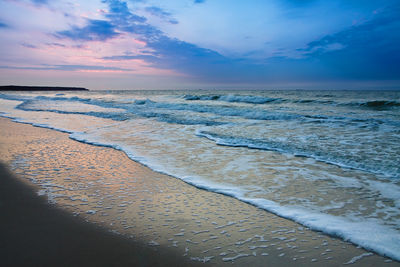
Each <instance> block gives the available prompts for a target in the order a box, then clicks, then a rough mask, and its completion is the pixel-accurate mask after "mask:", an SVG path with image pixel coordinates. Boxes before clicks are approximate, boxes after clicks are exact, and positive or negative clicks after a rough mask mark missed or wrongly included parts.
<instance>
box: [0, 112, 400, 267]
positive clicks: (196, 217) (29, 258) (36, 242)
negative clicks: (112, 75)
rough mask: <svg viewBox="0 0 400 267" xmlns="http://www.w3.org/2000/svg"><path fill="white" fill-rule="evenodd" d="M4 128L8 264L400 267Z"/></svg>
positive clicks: (225, 200)
mask: <svg viewBox="0 0 400 267" xmlns="http://www.w3.org/2000/svg"><path fill="white" fill-rule="evenodd" d="M0 125H1V127H0V155H1V161H2V162H3V163H5V164H6V165H7V166H8V167H9V168H10V169H11V170H12V172H13V173H15V176H14V175H8V174H7V172H6V171H3V172H2V183H3V184H4V186H3V185H2V186H1V190H2V194H1V196H2V201H1V203H6V204H3V205H2V206H0V207H1V209H2V210H3V211H2V214H4V215H3V218H4V219H2V222H1V223H2V224H3V226H2V227H1V229H2V233H1V235H2V236H4V238H2V240H7V241H6V242H3V243H2V248H1V253H4V255H3V256H2V259H5V261H6V262H7V264H6V265H11V266H12V265H14V266H17V265H25V266H28V265H29V266H32V265H34V264H33V263H35V262H37V265H52V264H54V263H55V262H56V265H62V264H64V263H65V265H70V264H73V265H81V266H85V265H86V266H87V265H102V264H104V266H106V265H107V266H110V265H115V266H127V265H130V264H132V263H134V265H135V264H136V265H139V266H146V265H148V266H154V265H163V266H169V265H174V266H176V265H178V266H179V265H180V266H187V265H189V264H196V263H201V264H205V265H218V266H221V265H225V264H227V265H232V264H233V265H237V266H244V265H247V264H251V265H252V266H269V265H270V266H278V265H279V266H280V265H285V266H311V265H315V266H320V265H322V264H323V265H327V266H338V265H342V264H346V263H347V264H352V265H354V266H399V263H397V262H395V261H392V260H390V259H388V258H385V257H382V256H379V255H376V254H375V253H372V252H368V251H366V250H363V249H362V248H359V247H356V246H354V245H352V244H350V243H348V242H344V241H342V240H339V239H336V238H332V237H329V236H327V235H324V234H322V233H320V232H316V231H311V230H309V229H308V228H307V227H304V226H301V225H299V224H297V223H294V222H292V221H289V220H287V219H284V218H281V217H278V216H276V215H274V214H271V213H268V212H266V211H265V210H262V209H259V208H257V207H255V206H252V205H249V204H246V203H244V202H241V201H239V200H237V199H234V198H231V197H229V196H226V195H222V194H218V193H214V192H209V191H207V190H201V189H198V188H195V187H193V186H191V185H189V184H187V183H185V182H183V181H181V180H178V179H176V178H174V177H170V176H168V175H164V174H160V173H157V172H154V171H152V170H150V169H149V168H147V167H145V166H143V165H141V164H138V163H136V162H134V161H132V160H131V159H130V158H128V157H127V156H126V155H125V154H124V153H123V152H121V151H118V150H115V149H113V148H109V147H104V146H103V147H102V146H93V145H88V144H84V143H80V142H77V141H74V140H71V139H69V137H68V134H66V133H60V132H56V131H54V130H49V129H44V128H38V127H33V126H31V125H27V124H21V123H15V122H12V121H11V120H9V119H5V118H1V119H0ZM3 170H4V168H3ZM5 174H6V175H5ZM55 181H56V182H55ZM18 192H22V193H18ZM39 195H40V196H39ZM27 203H29V205H26V204H27ZM22 214H24V215H22ZM25 214H27V215H25ZM29 214H31V215H29ZM39 214H40V216H38V215H39ZM24 216H26V217H24ZM16 222H18V223H16ZM55 233H56V234H55ZM37 248H40V249H37Z"/></svg>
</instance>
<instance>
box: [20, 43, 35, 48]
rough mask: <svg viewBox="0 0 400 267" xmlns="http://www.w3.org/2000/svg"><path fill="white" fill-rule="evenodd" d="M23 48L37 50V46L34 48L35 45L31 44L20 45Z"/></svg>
mask: <svg viewBox="0 0 400 267" xmlns="http://www.w3.org/2000/svg"><path fill="white" fill-rule="evenodd" d="M21 45H22V46H23V47H26V48H37V46H35V45H33V44H28V43H22V44H21Z"/></svg>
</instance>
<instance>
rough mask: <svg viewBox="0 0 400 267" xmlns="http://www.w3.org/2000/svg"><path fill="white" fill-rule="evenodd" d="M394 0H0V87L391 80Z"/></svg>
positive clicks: (399, 31) (296, 85)
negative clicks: (14, 85) (11, 85)
mask: <svg viewBox="0 0 400 267" xmlns="http://www.w3.org/2000/svg"><path fill="white" fill-rule="evenodd" d="M399 66H400V1H398V0H379V1H378V0H369V1H366V0H365V1H362V0H351V1H349V0H330V1H326V0H269V1H265V0H251V1H244V0H168V1H165V0H164V1H160V0H159V1H156V0H125V1H123V0H85V1H83V0H82V1H71V0H0V84H1V85H10V84H16V85H49V86H83V87H86V88H89V89H115V90H118V89H301V88H305V89H307V88H310V89H369V88H373V89H380V88H382V89H400V67H399Z"/></svg>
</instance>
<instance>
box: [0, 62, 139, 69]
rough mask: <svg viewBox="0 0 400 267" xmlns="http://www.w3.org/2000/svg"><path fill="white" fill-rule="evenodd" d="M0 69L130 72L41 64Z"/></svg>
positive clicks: (1, 67) (97, 67)
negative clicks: (38, 65)
mask: <svg viewBox="0 0 400 267" xmlns="http://www.w3.org/2000/svg"><path fill="white" fill-rule="evenodd" d="M0 69H17V70H61V71H107V70H109V71H131V70H132V69H125V68H118V67H108V66H91V65H48V64H42V65H41V66H40V67H15V66H0Z"/></svg>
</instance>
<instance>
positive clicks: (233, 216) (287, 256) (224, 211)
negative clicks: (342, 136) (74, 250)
mask: <svg viewBox="0 0 400 267" xmlns="http://www.w3.org/2000/svg"><path fill="white" fill-rule="evenodd" d="M6 120H7V121H8V122H7V123H8V124H12V125H14V127H16V126H15V124H17V123H15V122H11V121H10V120H8V119H3V118H2V119H0V124H4V123H6V122H5V121H6ZM18 125H21V126H22V125H23V126H22V127H18V128H21V129H25V130H26V129H29V127H31V128H33V129H35V132H41V133H40V134H39V135H44V136H57V140H63V142H65V143H68V146H75V145H76V144H75V145H73V144H74V142H75V143H78V142H77V141H73V140H71V139H69V138H68V136H67V134H65V133H59V132H56V131H54V130H49V129H43V128H37V127H34V126H31V125H27V124H18ZM31 130H32V129H30V130H29V131H31ZM52 132H53V133H52ZM25 134H26V133H25ZM16 138H17V139H18V137H16ZM19 138H20V139H21V137H19ZM26 138H27V139H32V136H30V134H27V136H26ZM42 138H43V137H42ZM37 139H38V140H40V139H41V138H40V137H37ZM65 139H67V140H65ZM31 141H32V140H31ZM0 144H1V142H0ZM80 144H81V145H79V147H82V150H83V151H84V152H85V153H99V154H100V155H102V156H104V155H105V154H104V153H111V151H114V152H112V153H113V155H114V154H115V155H116V157H119V159H120V160H122V158H125V159H123V163H124V164H123V166H124V167H126V166H127V165H132V166H133V165H134V166H135V168H136V169H135V171H136V173H135V175H137V174H138V173H139V174H140V173H142V175H143V176H144V177H145V178H146V179H145V180H151V181H150V182H148V183H150V184H147V185H146V184H144V186H145V188H146V187H148V186H149V185H150V186H155V187H160V188H161V186H162V185H161V184H162V183H167V182H168V183H169V184H168V186H169V188H171V186H172V187H176V188H179V190H185V192H184V193H185V194H192V195H191V196H192V197H191V198H194V202H195V203H194V204H196V205H197V204H198V205H199V206H201V205H207V204H210V203H211V204H212V205H213V206H215V204H216V203H220V205H221V206H222V207H215V208H214V207H213V206H212V207H210V209H211V211H212V212H210V210H208V211H206V212H204V211H202V210H201V209H200V208H198V210H196V213H194V212H192V211H191V210H195V209H196V207H195V206H196V205H194V204H192V203H188V202H186V203H187V204H185V205H186V209H187V208H188V207H190V209H191V210H190V209H189V211H188V210H185V206H182V205H181V204H180V203H179V201H181V199H182V193H181V192H178V191H176V190H177V189H175V188H174V190H173V191H171V192H173V194H175V195H177V194H180V196H179V197H177V196H175V197H174V196H173V194H171V195H169V196H165V195H164V193H158V195H156V196H155V193H152V197H156V198H157V200H158V201H159V202H152V207H151V209H153V210H156V211H157V212H158V213H162V212H164V211H163V210H162V209H161V207H160V209H157V208H155V207H154V206H155V205H157V203H163V202H165V201H169V200H170V199H171V198H168V197H171V196H173V199H174V200H176V201H175V202H174V203H173V205H174V208H175V209H176V211H182V213H185V212H186V214H183V215H182V216H181V217H179V216H180V215H179V213H178V214H174V216H175V217H178V219H176V220H177V222H179V220H181V219H182V220H185V223H186V224H184V226H179V227H186V228H189V229H191V232H193V231H194V232H195V233H196V231H197V232H199V231H207V232H204V235H208V236H211V237H213V236H217V234H220V233H219V232H221V231H220V230H218V231H217V230H212V229H215V228H216V227H212V228H211V227H209V228H207V229H208V230H204V227H205V225H206V223H208V224H210V225H211V226H212V225H213V222H214V223H215V225H217V224H218V225H222V226H223V225H224V224H223V222H222V221H223V220H222V219H219V217H221V216H225V217H229V218H227V219H226V220H225V221H228V222H229V220H232V221H233V220H234V221H236V222H240V221H243V222H242V223H240V224H239V223H238V224H237V226H240V227H239V229H237V227H236V226H233V225H232V226H230V227H231V228H233V227H236V231H237V230H238V233H236V232H235V233H231V234H232V235H234V234H235V235H236V237H237V240H239V241H237V243H236V246H233V247H237V248H239V250H238V253H236V256H237V255H242V257H238V258H237V259H236V260H232V261H230V260H227V262H226V263H227V264H230V265H232V262H234V263H237V264H239V265H241V264H248V263H250V264H255V265H259V266H262V264H263V262H265V261H267V262H270V263H271V262H273V263H275V264H284V263H292V265H296V266H301V265H304V266H308V265H310V264H316V265H319V264H321V261H320V260H321V259H318V260H317V255H318V253H319V254H323V253H325V254H333V256H334V257H331V258H332V259H327V261H326V262H324V264H325V265H331V266H335V265H336V266H337V264H338V263H346V262H349V261H351V259H353V258H354V257H357V256H360V255H364V254H365V253H366V251H364V250H362V249H357V248H355V247H354V246H353V245H349V244H348V243H343V241H340V240H337V239H335V238H331V237H328V236H324V235H321V234H320V233H318V232H313V231H309V230H306V229H304V230H297V233H294V232H291V233H289V232H290V231H292V230H288V231H287V233H286V234H283V233H282V234H281V235H282V236H279V237H278V238H276V240H278V241H277V242H275V243H277V244H276V246H275V245H274V246H275V248H273V249H272V248H270V249H268V250H265V251H268V252H261V248H263V247H261V245H260V244H258V243H257V244H255V240H254V238H253V240H252V241H247V243H249V244H252V243H254V246H257V245H258V246H259V248H260V249H258V250H260V252H258V250H257V253H256V254H258V255H260V254H262V253H265V254H268V255H269V257H267V255H265V257H264V259H262V258H260V256H258V257H253V256H251V255H248V253H247V252H243V253H240V249H242V248H243V247H244V245H248V244H246V242H244V241H246V240H248V239H245V238H244V236H245V233H243V232H240V231H241V230H242V229H245V230H246V231H248V232H249V233H250V232H251V233H252V234H254V233H257V235H259V234H258V232H257V231H259V230H257V229H258V228H259V227H265V226H266V225H268V226H269V229H268V231H266V230H265V229H264V231H263V233H264V234H265V238H266V239H273V238H274V237H276V235H277V233H279V232H278V231H279V230H282V229H300V228H304V227H301V226H300V225H298V224H296V223H294V222H292V221H288V220H286V219H283V218H281V217H278V216H275V215H273V214H269V213H268V212H267V211H264V210H260V209H258V208H256V207H254V206H251V207H250V205H249V204H246V203H243V202H240V201H238V200H236V199H231V198H230V197H228V196H225V195H219V194H216V193H211V192H208V191H204V190H201V189H198V188H194V187H193V186H190V185H188V184H186V183H184V182H182V181H178V180H177V179H176V178H172V177H168V176H166V175H162V174H158V173H155V172H154V171H151V170H149V169H148V168H147V170H144V169H146V167H144V166H142V165H140V164H138V163H136V162H132V160H130V159H128V158H127V156H126V155H125V154H124V153H123V152H121V151H116V150H115V149H111V148H105V147H103V148H100V147H97V148H89V146H92V145H88V144H83V143H80ZM62 145H63V146H65V144H62ZM54 146H55V147H57V146H59V145H57V144H54ZM24 149H25V148H24ZM75 149H76V148H75ZM18 150H21V148H20V147H19V148H16V149H15V151H18ZM93 151H96V152H93ZM121 154H123V156H121ZM14 156H15V154H14V155H12V153H10V154H9V158H8V161H9V162H12V161H13V160H15V159H12V158H13V157H14ZM58 156H60V155H58ZM2 160H3V159H2ZM59 160H61V161H62V162H65V159H59ZM6 161H7V160H6ZM92 162H94V163H96V161H95V160H94V161H92ZM125 163H126V164H125ZM66 165H68V164H66ZM86 165H87V166H91V165H93V164H90V163H89V164H86ZM136 165H140V166H141V167H138V166H136ZM121 166H122V165H121ZM121 166H116V167H115V168H111V169H112V171H113V172H121V174H123V175H126V174H127V173H124V172H123V170H121ZM138 168H142V169H138ZM22 173H23V172H22ZM102 173H103V174H106V173H107V172H105V171H104V170H103V171H102ZM25 175H26V173H25ZM49 175H50V176H51V175H52V174H51V173H50V174H49ZM63 175H65V174H63ZM61 176H62V175H61ZM150 178H151V179H150ZM153 178H154V179H153ZM145 180H143V181H141V182H140V185H142V183H145V182H146V181H145ZM165 180H168V181H167V182H166V181H165ZM125 183H127V182H125ZM160 183H161V184H160ZM181 187H183V189H181ZM162 190H164V191H166V190H168V188H167V189H164V188H163V189H162ZM159 191H161V190H159ZM49 196H50V195H49ZM141 197H143V199H145V198H146V197H148V195H145V194H144V195H141ZM63 198H64V197H60V198H56V200H57V203H58V204H59V205H60V206H61V207H62V208H63V209H66V210H68V211H69V212H70V213H73V212H78V213H79V214H80V215H79V216H80V217H82V218H83V219H85V220H90V221H94V222H96V224H97V223H98V224H99V225H100V226H101V227H105V225H106V223H102V222H101V221H102V220H104V217H101V216H100V215H101V212H102V211H101V210H100V209H99V210H97V211H96V214H92V215H90V214H89V215H88V214H85V213H83V212H82V211H81V210H80V208H81V207H80V206H77V205H75V204H71V203H72V202H71V201H69V200H65V199H63ZM63 201H67V202H63ZM68 201H69V202H68ZM186 201H187V200H186ZM189 201H190V200H189ZM90 202H91V200H90V199H89V204H90ZM60 203H61V204H60ZM155 203H156V204H155ZM71 205H75V206H71ZM93 207H95V205H94V206H93ZM91 208H92V207H91ZM234 208H237V209H238V212H237V213H235V211H232V209H234ZM204 209H205V207H204ZM241 209H242V210H241ZM91 210H95V208H93V209H91ZM135 211H137V214H140V213H146V212H149V208H144V209H141V208H140V206H139V208H138V207H137V206H136V207H135V206H134V205H133V206H132V207H131V210H129V212H128V211H125V209H119V210H118V212H122V213H121V214H125V213H124V212H126V213H128V214H127V215H129V216H134V212H135ZM150 211H151V210H150ZM244 211H245V212H246V213H247V214H248V215H249V216H247V217H246V216H243V217H242V218H241V217H240V213H243V212H244ZM157 212H153V213H152V217H151V218H153V219H154V221H156V222H157V221H160V223H159V224H157V223H153V224H152V226H151V227H156V226H157V227H160V228H162V224H161V220H163V219H164V217H163V216H165V215H166V214H165V212H164V214H163V215H160V216H157V214H155V213H157ZM213 213H215V216H214V215H213ZM117 214H118V213H117ZM190 214H191V215H192V217H193V216H195V215H196V214H197V216H196V217H201V216H203V217H210V220H214V221H212V222H201V226H200V227H199V228H198V229H197V228H195V227H196V224H197V226H199V225H200V223H197V222H196V223H190V222H189V220H191V219H192V218H190V216H189V215H190ZM112 216H114V215H112ZM129 216H128V217H129ZM140 216H141V217H140ZM218 216H219V217H218ZM139 217H140V218H138V220H136V223H137V224H140V222H141V221H146V220H147V219H148V218H150V217H149V216H147V215H146V216H142V215H139ZM146 217H148V218H146ZM168 218H171V219H169V220H174V219H175V218H173V217H171V216H170V217H168ZM193 218H194V217H193ZM246 218H247V219H246ZM249 218H250V219H249ZM251 219H254V221H251ZM218 220H219V221H218ZM245 220H247V221H249V222H248V223H247V222H246V221H245ZM220 221H221V222H220ZM225 223H226V222H225ZM172 224H173V223H171V225H172ZM192 224H193V225H192ZM254 225H255V226H254ZM138 226H139V225H136V227H138ZM134 227H135V226H134ZM141 227H142V228H143V231H144V232H146V231H147V229H146V227H147V225H142V226H141ZM179 227H178V228H179ZM241 227H243V228H241ZM256 227H258V228H256ZM164 228H165V227H164ZM227 228H228V227H227ZM189 229H188V230H186V233H184V238H188V237H187V236H189V237H191V238H190V239H189V240H194V239H193V238H195V237H197V236H201V234H202V233H200V232H199V233H198V234H192V235H191V236H190V233H188V232H189ZM217 229H220V228H217ZM118 230H121V232H122V234H124V235H129V234H127V232H128V231H126V232H125V233H124V228H123V227H122V228H121V229H118ZM125 230H126V229H125ZM246 231H244V232H246ZM139 232H140V231H139ZM150 232H151V231H150ZM160 232H161V233H158V235H160V236H161V235H168V234H169V235H171V233H169V232H165V231H164V232H163V231H162V230H160ZM176 232H177V231H172V233H175V234H172V236H174V235H175V236H176ZM183 232H185V231H183ZM295 232H296V231H295ZM205 233H207V234H205ZM150 234H151V233H150ZM268 235H269V238H268ZM254 236H256V235H254ZM295 236H296V237H295ZM304 236H309V238H307V242H309V244H305V247H308V248H309V249H308V250H309V252H308V253H305V254H307V255H308V254H309V255H308V256H307V257H306V258H307V260H304V261H302V259H301V256H299V257H298V258H296V256H297V255H296V254H298V252H296V248H293V247H296V246H300V245H301V243H306V242H302V241H301V239H300V238H304ZM142 238H144V239H146V237H145V236H140V233H137V236H136V238H133V239H134V240H140V239H142ZM158 238H159V239H157V243H158V244H159V245H160V247H158V248H159V249H160V250H163V251H164V249H163V248H161V247H162V246H163V245H165V243H163V242H161V241H160V240H162V237H158ZM184 238H183V239H182V241H179V242H181V243H182V242H185V239H184ZM279 238H280V239H279ZM231 239H232V238H230V237H224V240H225V241H222V243H221V244H222V245H226V244H224V242H225V243H227V242H228V240H231ZM294 239H298V240H297V241H296V240H294ZM175 240H180V239H179V238H178V237H175ZM203 240H204V239H203ZM240 240H242V241H240ZM279 240H281V241H279ZM287 240H292V241H291V242H287ZM303 240H305V239H303ZM315 240H316V241H315ZM323 240H325V241H326V240H328V241H326V243H328V242H329V243H330V244H331V243H332V244H333V245H332V246H333V247H339V246H346V249H345V250H344V249H342V250H337V251H335V250H334V249H333V247H331V246H329V248H328V249H327V248H323V247H320V246H319V248H318V249H316V248H315V247H316V243H318V242H319V243H321V242H320V241H323ZM325 241H323V242H322V244H324V243H325ZM155 242H156V241H155ZM176 242H178V241H176ZM206 242H211V240H210V241H206ZM241 242H244V243H243V244H241ZM181 243H179V244H181ZM336 243H337V244H336ZM238 244H239V245H238ZM343 244H345V245H343ZM222 245H221V247H222ZM283 245H287V246H288V245H290V246H291V247H290V249H289V250H288V251H286V248H284V247H283ZM269 246H271V244H270V245H269ZM313 246H314V247H313ZM271 247H273V246H271ZM167 248H168V246H167ZM279 248H280V249H279ZM168 249H170V248H168ZM182 249H184V247H183V248H182ZM190 249H191V250H192V248H190ZM193 249H195V248H193ZM325 250H329V251H327V252H324V251H325ZM332 250H334V251H332ZM282 251H284V252H282ZM298 251H299V250H298ZM331 251H332V253H331ZM254 252H255V251H254ZM328 252H329V253H328ZM300 253H303V252H300ZM282 254H284V255H282ZM243 255H246V256H243ZM280 255H282V256H280ZM300 255H301V254H300ZM351 255H353V256H351ZM323 256H324V258H329V257H328V256H326V257H325V255H323ZM222 257H223V256H222ZM234 257H235V255H227V256H225V257H223V259H230V258H234ZM313 257H314V258H313ZM256 258H258V259H256ZM295 258H296V260H297V261H295V260H294V259H295ZM185 259H188V258H187V257H186V258H185ZM314 259H315V261H313V260H314ZM384 261H385V259H383V258H381V257H380V256H368V257H363V258H361V259H360V260H359V261H356V262H355V264H356V265H357V264H360V266H376V264H378V265H379V264H385V266H390V265H391V264H390V263H384ZM190 262H191V263H194V261H190ZM210 263H216V264H218V265H219V264H220V263H221V264H223V263H225V261H224V262H218V261H217V262H216V261H214V260H211V262H210ZM392 264H396V262H392Z"/></svg>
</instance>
